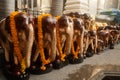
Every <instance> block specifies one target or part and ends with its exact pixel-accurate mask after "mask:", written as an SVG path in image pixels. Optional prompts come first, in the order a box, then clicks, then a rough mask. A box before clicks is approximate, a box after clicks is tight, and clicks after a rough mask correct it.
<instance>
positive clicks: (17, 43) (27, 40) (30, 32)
mask: <svg viewBox="0 0 120 80" xmlns="http://www.w3.org/2000/svg"><path fill="white" fill-rule="evenodd" d="M32 22H34V21H30V15H28V14H26V13H23V12H13V13H11V15H10V16H8V17H7V18H5V19H3V20H1V21H0V44H1V46H2V48H3V49H4V50H5V60H6V66H7V67H8V66H9V67H11V68H13V70H16V69H15V67H13V66H18V67H20V68H21V67H22V69H23V70H24V69H26V68H29V67H30V59H31V50H32V46H33V41H34V29H33V23H32ZM16 71H18V70H16ZM23 72H24V71H23ZM17 73H19V72H16V74H17Z"/></svg>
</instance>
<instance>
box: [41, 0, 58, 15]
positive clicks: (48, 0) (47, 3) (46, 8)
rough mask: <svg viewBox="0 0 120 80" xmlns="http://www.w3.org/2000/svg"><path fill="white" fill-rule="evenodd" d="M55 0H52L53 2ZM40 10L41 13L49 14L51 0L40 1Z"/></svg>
mask: <svg viewBox="0 0 120 80" xmlns="http://www.w3.org/2000/svg"><path fill="white" fill-rule="evenodd" d="M55 1H56V0H54V2H55ZM41 2H42V3H41V10H42V12H43V13H50V11H51V0H41Z"/></svg>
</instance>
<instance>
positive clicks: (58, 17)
mask: <svg viewBox="0 0 120 80" xmlns="http://www.w3.org/2000/svg"><path fill="white" fill-rule="evenodd" d="M56 18H57V20H59V19H60V16H57V17H56ZM58 28H59V27H58V26H57V31H56V38H57V47H58V51H59V54H60V59H61V61H65V57H66V53H63V51H62V45H61V42H60V41H61V40H60V35H59V29H58ZM65 49H66V48H65ZM65 49H64V52H65Z"/></svg>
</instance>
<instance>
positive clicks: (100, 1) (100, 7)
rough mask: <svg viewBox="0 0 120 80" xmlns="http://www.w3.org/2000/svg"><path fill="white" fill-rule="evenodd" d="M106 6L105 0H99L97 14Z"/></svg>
mask: <svg viewBox="0 0 120 80" xmlns="http://www.w3.org/2000/svg"><path fill="white" fill-rule="evenodd" d="M104 8H105V0H97V14H99V12H100V11H101V10H103V9H104Z"/></svg>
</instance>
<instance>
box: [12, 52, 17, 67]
mask: <svg viewBox="0 0 120 80" xmlns="http://www.w3.org/2000/svg"><path fill="white" fill-rule="evenodd" d="M13 57H14V63H15V65H18V59H17V56H16V55H15V54H14V55H13Z"/></svg>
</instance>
